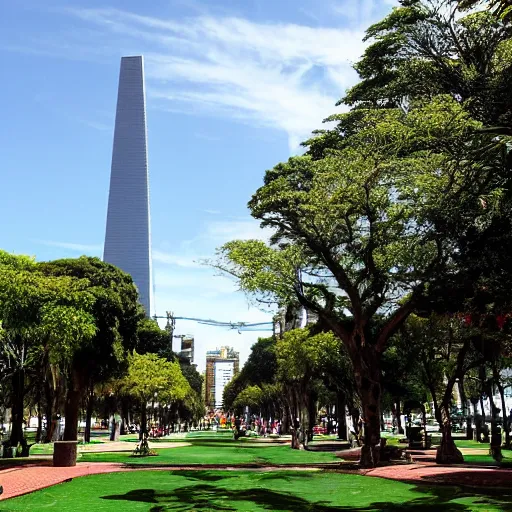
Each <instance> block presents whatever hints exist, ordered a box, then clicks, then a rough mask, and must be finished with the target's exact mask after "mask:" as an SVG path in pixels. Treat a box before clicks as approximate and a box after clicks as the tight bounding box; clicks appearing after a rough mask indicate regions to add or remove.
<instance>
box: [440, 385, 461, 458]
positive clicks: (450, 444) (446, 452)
mask: <svg viewBox="0 0 512 512" xmlns="http://www.w3.org/2000/svg"><path fill="white" fill-rule="evenodd" d="M447 395H449V396H451V392H450V393H446V394H445V396H447ZM440 416H441V422H440V423H439V425H440V427H441V433H442V438H441V445H440V446H439V448H438V449H437V454H436V462H437V463H438V464H461V463H462V462H464V457H463V456H462V453H461V452H460V450H459V449H458V448H457V447H456V446H455V441H454V440H453V438H452V423H451V419H450V403H449V401H446V400H443V402H442V403H441V406H440Z"/></svg>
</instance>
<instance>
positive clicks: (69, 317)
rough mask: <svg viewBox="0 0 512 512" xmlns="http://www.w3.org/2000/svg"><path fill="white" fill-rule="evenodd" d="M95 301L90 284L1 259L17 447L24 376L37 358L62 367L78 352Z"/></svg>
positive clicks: (1, 306) (91, 325)
mask: <svg viewBox="0 0 512 512" xmlns="http://www.w3.org/2000/svg"><path fill="white" fill-rule="evenodd" d="M93 302H94V297H93V296H92V294H91V293H89V290H88V282H87V281H86V280H83V279H77V278H73V277H68V276H47V275H44V274H43V273H41V272H40V269H39V267H38V266H37V265H36V264H35V263H34V262H33V261H31V260H30V259H28V258H26V257H19V258H18V257H14V256H11V255H6V254H5V253H3V252H2V253H1V254H0V320H1V330H2V336H1V338H2V340H1V341H2V348H3V350H2V353H3V356H4V358H5V359H6V360H7V362H8V364H7V368H8V374H9V375H10V377H11V379H12V416H13V420H12V435H11V439H10V444H11V445H12V446H17V445H18V444H21V446H22V451H23V452H24V453H25V454H26V453H27V446H26V442H25V440H24V436H23V408H24V399H25V395H26V382H27V375H28V374H29V373H30V371H31V370H34V368H40V365H38V364H37V362H38V361H39V359H40V358H46V359H47V361H48V362H49V363H50V364H51V365H56V366H66V365H68V364H69V363H70V360H71V359H72V357H73V354H74V352H75V350H76V349H77V347H78V346H80V344H82V343H86V342H88V341H89V340H90V339H91V338H92V337H93V336H94V335H95V333H96V324H95V318H94V316H93V314H92V305H93Z"/></svg>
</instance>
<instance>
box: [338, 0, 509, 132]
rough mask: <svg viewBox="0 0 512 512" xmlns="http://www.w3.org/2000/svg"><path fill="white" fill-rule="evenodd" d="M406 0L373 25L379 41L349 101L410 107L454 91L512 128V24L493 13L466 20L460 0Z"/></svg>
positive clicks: (479, 116)
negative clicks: (511, 86)
mask: <svg viewBox="0 0 512 512" xmlns="http://www.w3.org/2000/svg"><path fill="white" fill-rule="evenodd" d="M400 3H401V6H400V7H398V8H395V9H393V11H392V12H391V14H389V15H388V16H387V17H386V18H385V19H383V20H382V21H380V22H378V23H376V24H374V25H372V26H371V27H370V28H368V30H367V31H366V40H370V41H371V43H370V45H369V46H368V47H367V49H366V50H365V53H364V55H363V57H362V58H361V59H360V61H359V62H357V63H356V65H355V66H354V67H355V69H356V71H357V72H358V73H359V76H360V78H361V81H360V82H359V83H358V84H356V85H355V86H354V87H353V88H352V89H350V90H349V92H348V93H347V95H346V97H345V98H344V99H343V100H342V101H343V102H344V103H346V104H348V105H355V106H356V107H357V108H367V107H370V108H375V107H379V108H382V107H386V108H388V107H397V106H400V105H401V106H402V107H403V108H407V105H408V104H409V103H410V101H411V100H412V101H414V100H417V99H420V98H422V99H430V98H433V97H435V96H437V95H440V94H449V95H450V96H451V97H452V98H454V99H455V100H456V101H459V102H460V103H461V104H463V105H464V108H465V109H466V110H467V111H468V112H469V113H470V114H471V116H472V117H473V118H474V119H476V120H478V121H481V122H482V123H483V124H484V125H485V126H487V127H503V128H505V127H506V128H508V133H509V134H510V133H512V99H511V98H510V94H509V92H508V91H509V84H510V81H511V78H512V52H511V46H510V37H511V34H512V27H510V26H509V25H508V24H504V23H503V22H501V21H500V20H499V19H498V18H497V17H496V16H494V15H493V14H491V13H489V12H486V11H481V12H477V13H473V14H470V15H467V16H464V17H462V18H461V17H460V16H457V3H456V2H453V1H452V0H431V1H420V0H404V1H402V2H400ZM504 132H507V130H506V129H505V130H501V133H504Z"/></svg>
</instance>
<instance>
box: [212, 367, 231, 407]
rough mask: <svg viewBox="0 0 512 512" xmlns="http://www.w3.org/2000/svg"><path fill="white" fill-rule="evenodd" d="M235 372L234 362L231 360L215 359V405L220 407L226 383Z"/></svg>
mask: <svg viewBox="0 0 512 512" xmlns="http://www.w3.org/2000/svg"><path fill="white" fill-rule="evenodd" d="M234 374H235V363H234V362H233V361H215V407H216V408H217V409H220V408H221V407H222V394H223V393H224V388H225V387H226V384H227V383H228V382H229V381H230V380H231V379H232V378H233V376H234Z"/></svg>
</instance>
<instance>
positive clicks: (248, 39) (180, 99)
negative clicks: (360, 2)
mask: <svg viewBox="0 0 512 512" xmlns="http://www.w3.org/2000/svg"><path fill="white" fill-rule="evenodd" d="M366 1H368V0H366ZM67 12H68V13H70V14H72V15H74V16H77V17H79V18H81V19H82V20H83V21H85V22H86V23H88V24H90V25H92V26H94V27H96V30H99V31H102V33H104V34H110V36H111V37H117V38H119V39H120V44H122V45H123V47H124V48H126V49H128V48H129V49H132V48H133V46H134V43H135V44H136V45H137V46H138V47H139V48H141V49H144V50H145V56H146V74H147V77H148V95H149V97H150V98H151V99H152V101H153V102H157V103H159V106H160V107H161V108H162V109H164V110H166V109H168V110H172V111H180V112H189V113H192V114H194V113H201V115H204V114H205V113H206V114H210V115H217V116H224V117H229V118H233V119H236V120H238V121H244V122H250V123H252V124H257V125H260V126H264V127H269V128H275V129H278V130H282V131H285V132H286V133H287V134H288V137H289V143H290V148H291V150H292V151H296V150H297V149H298V145H299V143H300V141H302V140H304V139H305V138H307V137H308V136H309V135H310V133H311V131H312V130H314V129H316V128H318V127H319V126H320V125H321V121H322V119H323V118H325V117H326V116H327V115H329V114H331V113H333V111H334V110H335V107H334V104H335V102H336V101H337V100H338V99H339V98H340V97H341V96H342V95H343V93H344V91H345V89H346V88H347V87H349V86H350V85H352V84H353V83H354V82H355V79H356V75H355V72H354V71H353V70H352V68H351V65H352V63H353V62H354V61H356V60H357V59H358V58H359V56H360V55H361V54H362V52H363V49H364V45H363V43H362V37H363V32H362V31H361V30H359V29H350V28H339V29H338V28H326V27H309V26H305V25H297V24H293V23H277V22H273V23H257V22H253V21H249V20H247V19H244V18H240V17H233V16H214V15H200V16H196V17H191V18H186V19H183V20H180V21H177V20H170V19H160V18H155V17H149V16H141V15H138V14H134V13H132V12H128V11H123V10H118V9H68V10H67Z"/></svg>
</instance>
